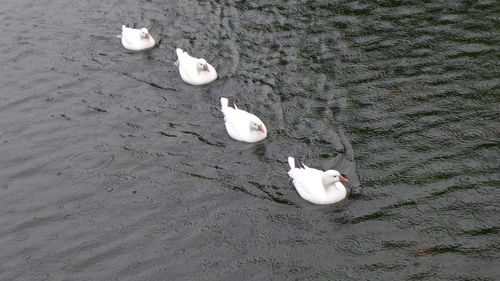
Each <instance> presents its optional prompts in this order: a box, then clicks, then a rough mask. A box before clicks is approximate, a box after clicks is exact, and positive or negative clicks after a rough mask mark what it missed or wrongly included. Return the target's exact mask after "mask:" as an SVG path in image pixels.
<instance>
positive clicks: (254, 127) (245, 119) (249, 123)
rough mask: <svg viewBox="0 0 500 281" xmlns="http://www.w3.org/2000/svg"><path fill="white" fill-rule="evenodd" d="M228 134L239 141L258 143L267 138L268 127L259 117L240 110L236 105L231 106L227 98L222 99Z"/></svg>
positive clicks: (222, 109)
mask: <svg viewBox="0 0 500 281" xmlns="http://www.w3.org/2000/svg"><path fill="white" fill-rule="evenodd" d="M220 102H221V105H222V108H221V111H222V113H223V114H224V122H225V125H226V130H227V133H228V134H229V136H230V137H232V138H233V139H235V140H238V141H244V142H258V141H261V140H263V139H265V138H266V136H267V128H266V125H264V123H263V122H262V121H261V120H260V119H259V117H257V116H255V115H253V114H251V113H248V112H246V111H244V110H241V109H239V108H238V107H237V106H236V104H234V107H231V106H229V100H228V99H227V98H221V99H220Z"/></svg>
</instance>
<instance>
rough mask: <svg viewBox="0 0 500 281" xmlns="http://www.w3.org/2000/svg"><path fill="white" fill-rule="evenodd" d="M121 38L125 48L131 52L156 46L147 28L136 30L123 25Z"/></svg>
mask: <svg viewBox="0 0 500 281" xmlns="http://www.w3.org/2000/svg"><path fill="white" fill-rule="evenodd" d="M121 38H122V45H123V47H124V48H125V49H127V50H131V51H141V50H145V49H149V48H151V47H153V46H154V45H155V40H154V39H153V36H151V34H149V31H148V30H147V29H146V28H141V29H135V28H130V27H126V26H125V25H122V35H121Z"/></svg>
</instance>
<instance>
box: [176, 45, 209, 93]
mask: <svg viewBox="0 0 500 281" xmlns="http://www.w3.org/2000/svg"><path fill="white" fill-rule="evenodd" d="M175 51H176V53H177V61H176V62H175V64H176V65H177V66H179V74H180V75H181V78H182V80H184V82H186V83H188V84H191V85H203V84H207V83H210V82H212V81H214V80H215V79H217V71H215V68H214V67H213V66H211V65H210V64H209V63H207V61H206V60H204V59H199V58H195V57H192V56H190V55H189V54H188V53H187V52H185V51H184V50H182V49H180V48H177V49H176V50H175Z"/></svg>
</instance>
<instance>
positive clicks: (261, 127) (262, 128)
mask: <svg viewBox="0 0 500 281" xmlns="http://www.w3.org/2000/svg"><path fill="white" fill-rule="evenodd" d="M259 131H261V132H263V133H265V132H266V130H265V129H264V126H262V125H259Z"/></svg>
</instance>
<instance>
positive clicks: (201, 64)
mask: <svg viewBox="0 0 500 281" xmlns="http://www.w3.org/2000/svg"><path fill="white" fill-rule="evenodd" d="M196 68H197V69H198V71H207V72H210V68H208V62H207V61H206V60H204V59H199V60H198V62H197V63H196Z"/></svg>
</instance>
